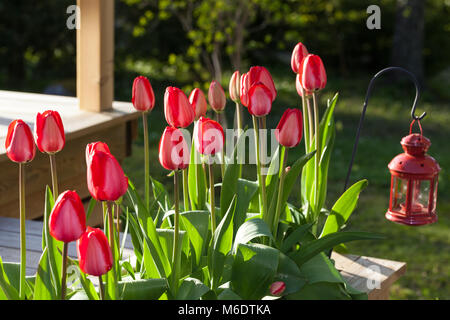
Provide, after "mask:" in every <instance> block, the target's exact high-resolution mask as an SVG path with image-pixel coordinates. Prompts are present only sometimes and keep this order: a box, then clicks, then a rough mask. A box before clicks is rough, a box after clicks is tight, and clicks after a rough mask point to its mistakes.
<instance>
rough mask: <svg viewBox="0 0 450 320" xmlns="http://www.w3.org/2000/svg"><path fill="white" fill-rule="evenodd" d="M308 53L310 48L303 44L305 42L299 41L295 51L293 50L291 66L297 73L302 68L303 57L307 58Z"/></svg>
mask: <svg viewBox="0 0 450 320" xmlns="http://www.w3.org/2000/svg"><path fill="white" fill-rule="evenodd" d="M307 55H308V50H307V49H306V47H305V46H304V45H303V43H301V42H299V43H297V45H296V46H295V48H294V51H292V56H291V68H292V71H294V72H295V73H298V72H299V70H301V69H300V66H301V64H302V61H303V58H305V57H306V56H307Z"/></svg>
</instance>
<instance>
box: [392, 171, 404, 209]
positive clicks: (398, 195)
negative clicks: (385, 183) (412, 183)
mask: <svg viewBox="0 0 450 320" xmlns="http://www.w3.org/2000/svg"><path fill="white" fill-rule="evenodd" d="M407 190H408V180H406V179H402V178H399V177H394V181H393V183H392V190H391V192H392V195H393V197H392V210H394V211H397V212H401V211H403V208H402V207H404V205H405V202H406V192H407Z"/></svg>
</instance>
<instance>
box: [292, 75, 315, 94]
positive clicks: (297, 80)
mask: <svg viewBox="0 0 450 320" xmlns="http://www.w3.org/2000/svg"><path fill="white" fill-rule="evenodd" d="M300 78H301V75H300V74H299V73H297V77H295V89H297V93H298V95H299V96H300V97H303V93H305V97H309V96H311V95H312V92H311V91H308V90H305V89H303V87H302V84H301V83H300Z"/></svg>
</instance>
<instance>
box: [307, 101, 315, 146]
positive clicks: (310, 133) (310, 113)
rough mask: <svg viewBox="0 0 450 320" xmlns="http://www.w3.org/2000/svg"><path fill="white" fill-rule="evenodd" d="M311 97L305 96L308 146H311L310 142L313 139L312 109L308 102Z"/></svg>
mask: <svg viewBox="0 0 450 320" xmlns="http://www.w3.org/2000/svg"><path fill="white" fill-rule="evenodd" d="M310 101H311V99H309V98H306V105H307V107H308V122H309V125H308V126H309V148H311V144H312V141H313V128H314V126H313V111H312V108H311V103H310Z"/></svg>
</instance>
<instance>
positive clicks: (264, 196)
mask: <svg viewBox="0 0 450 320" xmlns="http://www.w3.org/2000/svg"><path fill="white" fill-rule="evenodd" d="M259 123H260V128H261V129H262V130H263V131H262V132H263V133H264V139H262V141H260V143H261V145H260V155H259V161H260V165H259V168H260V170H261V182H262V183H261V191H262V201H263V216H266V215H267V194H266V175H265V174H263V171H265V169H266V167H265V164H263V163H261V157H262V156H264V157H265V156H266V155H267V152H266V145H267V143H266V141H267V139H266V138H267V133H266V131H265V130H266V117H265V116H264V117H261V118H259ZM271 219H272V217H267V222H268V223H269V226H271V225H272V224H271V222H272V221H271Z"/></svg>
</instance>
